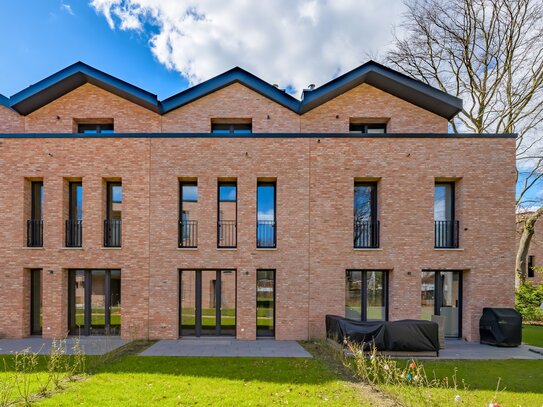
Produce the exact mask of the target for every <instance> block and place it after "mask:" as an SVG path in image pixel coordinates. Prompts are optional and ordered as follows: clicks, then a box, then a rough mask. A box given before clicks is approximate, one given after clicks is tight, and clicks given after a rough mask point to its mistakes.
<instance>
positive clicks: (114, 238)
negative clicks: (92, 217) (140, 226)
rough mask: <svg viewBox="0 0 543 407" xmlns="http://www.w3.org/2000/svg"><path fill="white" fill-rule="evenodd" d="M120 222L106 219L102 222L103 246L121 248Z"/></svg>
mask: <svg viewBox="0 0 543 407" xmlns="http://www.w3.org/2000/svg"><path fill="white" fill-rule="evenodd" d="M121 239H122V220H121V219H106V220H105V221H104V246H105V247H121Z"/></svg>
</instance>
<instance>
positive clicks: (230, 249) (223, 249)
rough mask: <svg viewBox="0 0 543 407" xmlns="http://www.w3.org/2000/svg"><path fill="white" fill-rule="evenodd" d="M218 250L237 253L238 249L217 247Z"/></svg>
mask: <svg viewBox="0 0 543 407" xmlns="http://www.w3.org/2000/svg"><path fill="white" fill-rule="evenodd" d="M217 250H220V251H224V252H229V251H236V250H238V248H237V247H217Z"/></svg>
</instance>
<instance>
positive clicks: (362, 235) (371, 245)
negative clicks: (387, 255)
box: [353, 220, 379, 249]
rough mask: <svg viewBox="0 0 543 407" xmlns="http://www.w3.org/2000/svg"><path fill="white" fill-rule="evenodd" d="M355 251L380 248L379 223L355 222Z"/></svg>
mask: <svg viewBox="0 0 543 407" xmlns="http://www.w3.org/2000/svg"><path fill="white" fill-rule="evenodd" d="M353 246H354V248H355V249H376V248H378V247H379V221H367V220H355V221H354V242H353Z"/></svg>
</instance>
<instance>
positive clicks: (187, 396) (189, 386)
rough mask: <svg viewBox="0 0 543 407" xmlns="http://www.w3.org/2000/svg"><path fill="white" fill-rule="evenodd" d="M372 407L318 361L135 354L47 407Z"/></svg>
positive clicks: (51, 400)
mask: <svg viewBox="0 0 543 407" xmlns="http://www.w3.org/2000/svg"><path fill="white" fill-rule="evenodd" d="M284 404H289V405H295V406H296V405H299V406H313V405H331V406H345V405H369V404H367V403H365V402H364V400H363V399H361V394H360V392H358V391H357V390H356V388H355V387H354V386H352V385H351V384H349V383H347V382H344V381H341V380H340V379H338V377H337V376H336V375H335V374H334V373H333V372H332V371H330V370H329V369H328V368H327V367H326V366H325V365H324V364H323V363H322V362H320V361H318V360H315V359H287V358H175V357H172V358H168V357H139V356H129V357H126V358H124V359H122V360H120V361H117V362H114V363H111V364H107V365H104V366H102V367H101V368H98V371H97V373H96V374H95V375H93V376H92V377H90V378H89V379H88V380H86V381H83V382H80V383H76V384H74V385H72V386H71V387H70V388H69V389H68V390H67V391H65V392H63V393H60V394H57V395H56V396H53V397H51V398H49V399H45V400H43V401H41V402H40V403H39V405H43V406H73V405H78V406H79V405H82V406H98V405H99V406H120V405H122V406H177V405H203V406H206V405H221V406H243V405H251V406H268V405H284Z"/></svg>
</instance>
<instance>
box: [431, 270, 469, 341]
mask: <svg viewBox="0 0 543 407" xmlns="http://www.w3.org/2000/svg"><path fill="white" fill-rule="evenodd" d="M421 307H422V319H426V320H430V319H431V318H432V315H441V316H443V317H444V320H445V321H444V322H445V326H444V329H445V336H448V337H455V338H458V337H460V336H462V272H461V271H449V270H428V271H423V272H422V284H421Z"/></svg>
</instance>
